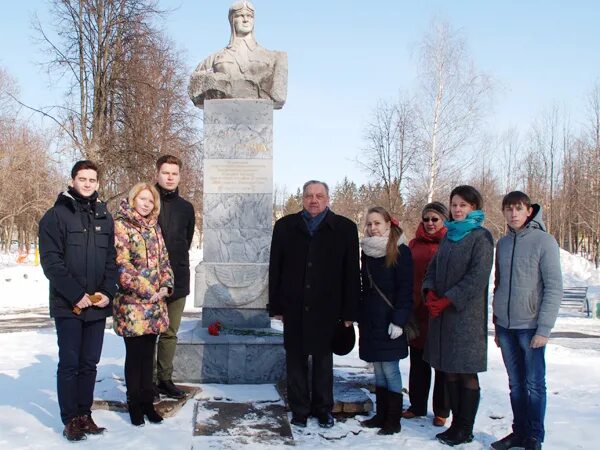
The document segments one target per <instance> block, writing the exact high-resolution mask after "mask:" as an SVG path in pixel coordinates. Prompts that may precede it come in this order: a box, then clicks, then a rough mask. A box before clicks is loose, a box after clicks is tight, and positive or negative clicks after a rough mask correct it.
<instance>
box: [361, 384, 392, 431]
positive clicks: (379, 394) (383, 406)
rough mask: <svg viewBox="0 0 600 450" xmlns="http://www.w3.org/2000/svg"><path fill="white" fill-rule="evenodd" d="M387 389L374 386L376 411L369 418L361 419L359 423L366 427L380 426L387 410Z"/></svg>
mask: <svg viewBox="0 0 600 450" xmlns="http://www.w3.org/2000/svg"><path fill="white" fill-rule="evenodd" d="M387 391H388V390H387V389H386V388H384V387H379V386H377V387H376V388H375V408H376V411H377V413H376V414H375V415H374V416H373V417H371V418H370V419H367V420H363V421H362V422H361V425H362V426H363V427H367V428H381V427H382V426H383V422H384V421H385V415H386V412H387Z"/></svg>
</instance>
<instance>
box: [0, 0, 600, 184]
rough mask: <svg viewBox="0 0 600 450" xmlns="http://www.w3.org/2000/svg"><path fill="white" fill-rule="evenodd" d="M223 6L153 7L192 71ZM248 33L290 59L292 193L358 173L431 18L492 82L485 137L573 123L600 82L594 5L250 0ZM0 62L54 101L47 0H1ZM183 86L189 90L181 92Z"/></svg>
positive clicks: (286, 118)
mask: <svg viewBox="0 0 600 450" xmlns="http://www.w3.org/2000/svg"><path fill="white" fill-rule="evenodd" d="M231 3H232V1H231V0H161V1H160V2H159V4H160V6H161V7H164V8H167V9H171V8H176V9H175V10H174V11H173V12H172V13H171V14H170V15H169V16H168V19H167V20H166V21H165V23H164V28H165V30H166V32H167V34H168V35H169V36H170V37H171V38H172V39H173V40H174V41H175V42H176V44H177V46H178V48H179V49H180V50H181V51H182V52H183V55H184V58H185V62H186V64H187V65H188V66H189V68H190V71H191V70H192V69H193V68H194V67H195V66H196V65H197V64H198V63H199V62H200V61H201V60H202V59H204V58H205V57H206V56H208V55H209V54H211V53H213V52H215V51H216V50H219V49H221V48H223V47H224V46H225V45H226V44H227V42H228V39H229V25H228V22H227V11H228V8H229V5H230V4H231ZM253 3H254V5H255V7H256V10H257V11H256V36H257V39H258V41H259V42H260V43H261V45H263V46H264V47H266V48H269V49H273V50H283V51H286V52H287V53H288V58H289V86H288V100H287V103H286V105H285V107H284V108H283V109H282V110H280V111H276V112H275V149H274V151H275V154H274V161H275V164H274V171H275V173H274V178H275V183H276V184H278V185H285V186H287V189H288V191H294V190H295V189H296V188H297V187H298V186H300V185H301V184H302V183H303V182H304V181H305V180H307V179H311V178H317V179H323V180H325V181H328V182H330V184H332V185H334V184H335V183H336V182H338V181H340V180H341V179H342V178H343V177H344V176H348V177H349V178H350V179H353V180H355V181H357V182H359V183H361V182H364V181H366V177H365V174H364V173H362V172H361V171H360V169H359V168H358V167H357V165H356V164H355V163H354V162H353V160H354V159H355V158H356V156H357V155H358V153H359V152H360V149H361V147H362V146H363V141H362V134H363V129H364V125H365V123H366V122H367V121H368V119H369V115H370V113H371V111H372V109H373V107H374V106H375V104H376V102H377V100H378V99H380V98H388V99H391V98H394V97H396V96H397V94H398V92H399V91H409V90H411V88H412V87H413V86H415V84H416V79H415V77H416V70H415V66H416V58H415V56H416V55H415V52H414V49H415V45H416V44H417V43H418V42H419V40H420V39H421V37H422V36H423V34H424V32H425V31H426V30H427V29H428V27H429V25H430V23H431V20H432V19H433V18H434V17H438V18H442V19H444V20H447V21H448V22H450V24H451V25H452V26H453V27H454V28H459V29H462V31H463V33H464V35H465V36H466V38H467V40H468V43H469V46H470V49H471V53H472V55H473V57H474V59H475V62H476V64H477V66H478V67H479V68H480V69H481V70H484V71H486V72H488V73H489V74H490V75H491V76H492V77H493V78H494V80H495V81H496V82H497V85H498V90H497V92H496V96H495V106H494V111H493V112H492V114H491V115H490V116H489V117H488V124H489V130H490V131H491V132H501V131H502V130H504V129H505V128H507V127H509V126H516V127H518V128H519V129H520V130H522V131H524V132H526V130H527V128H528V126H529V124H530V123H531V122H532V120H534V119H535V118H536V117H537V116H539V114H540V113H541V112H542V110H544V109H548V108H549V107H551V106H552V105H553V104H558V105H560V106H564V107H566V108H567V109H568V110H569V111H570V112H571V117H572V122H574V124H575V126H578V125H580V123H581V121H582V120H583V119H582V112H583V108H584V101H585V99H584V97H585V95H586V93H587V92H588V91H589V90H590V88H591V87H592V85H593V83H594V82H596V81H597V80H598V79H600V57H599V55H600V31H599V28H598V27H599V24H600V2H598V1H593V0H590V1H577V0H574V1H566V0H565V1H553V0H538V1H523V0H502V1H481V0H478V1H476V0H473V1H458V0H453V1H430V0H421V1H418V2H415V1H400V0H379V1H368V2H367V1H358V0H353V1H348V0H346V1H341V0H304V1H302V2H294V1H289V0H255V1H254V2H253ZM2 6H3V10H2V15H1V16H0V46H1V51H0V65H2V66H3V67H4V68H5V69H6V70H8V71H9V72H10V73H11V74H12V75H13V76H14V77H15V78H16V79H17V80H18V82H19V84H20V87H21V96H22V98H23V100H24V101H26V102H27V103H29V104H32V105H34V106H40V107H41V106H45V105H49V104H55V103H59V102H60V99H61V98H62V95H63V92H62V90H61V89H60V85H56V84H55V85H49V84H48V77H47V76H46V74H45V73H44V71H43V69H42V68H40V67H39V66H38V65H37V64H36V63H38V62H40V61H42V60H43V54H42V53H41V52H40V51H39V47H38V46H37V45H36V43H35V39H34V32H33V30H32V29H31V26H30V17H31V15H32V13H34V12H37V13H38V15H39V16H40V18H41V19H42V21H43V22H45V24H46V25H48V20H49V17H48V3H47V2H46V1H45V0H25V1H15V2H13V1H11V2H4V4H3V5H2ZM181 88H182V89H187V86H182V87H181Z"/></svg>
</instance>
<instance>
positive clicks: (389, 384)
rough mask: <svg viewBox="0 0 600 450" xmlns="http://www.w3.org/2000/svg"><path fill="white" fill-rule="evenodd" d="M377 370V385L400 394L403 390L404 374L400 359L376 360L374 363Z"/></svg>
mask: <svg viewBox="0 0 600 450" xmlns="http://www.w3.org/2000/svg"><path fill="white" fill-rule="evenodd" d="M373 368H374V371H375V386H377V387H384V388H386V389H387V390H388V391H392V392H396V393H398V394H400V393H401V392H402V374H401V373H400V361H399V360H396V361H376V362H374V363H373Z"/></svg>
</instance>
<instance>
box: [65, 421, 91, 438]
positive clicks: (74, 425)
mask: <svg viewBox="0 0 600 450" xmlns="http://www.w3.org/2000/svg"><path fill="white" fill-rule="evenodd" d="M63 436H64V437H65V438H67V440H68V441H83V440H84V439H86V438H87V436H86V435H85V433H84V432H83V431H82V430H81V428H79V417H74V418H73V419H71V420H69V421H68V422H67V424H66V425H65V429H64V430H63Z"/></svg>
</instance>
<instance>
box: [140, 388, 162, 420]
mask: <svg viewBox="0 0 600 450" xmlns="http://www.w3.org/2000/svg"><path fill="white" fill-rule="evenodd" d="M153 399H154V390H153V389H148V390H145V391H144V392H143V394H142V403H141V407H142V412H143V413H144V415H145V416H146V417H147V418H148V420H149V421H150V422H152V423H161V422H162V421H163V418H162V416H161V415H160V414H158V413H157V412H156V410H155V409H154V403H153Z"/></svg>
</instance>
